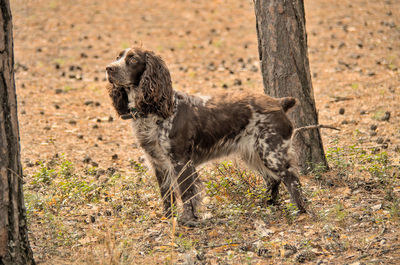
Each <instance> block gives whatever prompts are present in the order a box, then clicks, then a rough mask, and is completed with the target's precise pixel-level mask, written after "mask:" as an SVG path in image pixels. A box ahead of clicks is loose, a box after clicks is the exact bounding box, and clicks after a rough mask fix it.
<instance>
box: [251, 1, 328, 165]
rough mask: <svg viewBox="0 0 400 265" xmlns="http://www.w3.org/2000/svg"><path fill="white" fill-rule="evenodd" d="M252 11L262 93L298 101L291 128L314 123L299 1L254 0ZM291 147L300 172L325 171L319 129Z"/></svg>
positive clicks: (302, 3)
mask: <svg viewBox="0 0 400 265" xmlns="http://www.w3.org/2000/svg"><path fill="white" fill-rule="evenodd" d="M254 9H255V13H256V21H257V25H256V26H257V35H258V50H259V55H260V61H261V70H262V75H263V83H264V91H265V93H266V94H268V95H270V96H273V97H286V96H292V97H295V98H297V99H298V105H299V106H298V107H297V108H295V109H294V111H292V112H290V114H289V116H290V118H291V120H292V121H293V122H294V125H295V127H303V126H306V125H315V124H318V114H317V112H316V108H315V101H314V92H313V88H312V83H311V75H310V66H309V62H308V53H307V34H306V28H305V16H304V2H303V0H290V1H288V0H254ZM294 147H295V150H296V155H297V160H298V163H299V166H300V170H301V172H302V173H308V172H310V171H311V170H312V169H314V168H316V167H317V166H318V167H320V166H323V167H324V168H326V169H327V168H328V164H327V162H326V158H325V153H324V148H323V145H322V140H321V135H320V132H319V130H317V129H313V130H308V131H304V132H301V133H299V134H298V136H297V137H296V139H295V141H294Z"/></svg>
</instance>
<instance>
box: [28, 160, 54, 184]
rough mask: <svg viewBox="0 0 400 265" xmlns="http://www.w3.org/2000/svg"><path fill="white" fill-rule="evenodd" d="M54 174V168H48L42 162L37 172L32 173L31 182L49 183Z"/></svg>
mask: <svg viewBox="0 0 400 265" xmlns="http://www.w3.org/2000/svg"><path fill="white" fill-rule="evenodd" d="M55 175H56V174H55V171H54V169H49V168H47V167H46V166H45V165H44V164H43V163H41V164H40V170H39V172H37V173H36V174H34V175H33V181H32V184H46V185H49V184H50V183H51V181H52V179H53V178H54V176H55Z"/></svg>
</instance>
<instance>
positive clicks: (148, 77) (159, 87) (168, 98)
mask: <svg viewBox="0 0 400 265" xmlns="http://www.w3.org/2000/svg"><path fill="white" fill-rule="evenodd" d="M144 56H145V60H146V70H145V71H144V73H143V74H142V76H141V79H140V83H139V91H138V93H137V95H136V99H135V106H136V108H137V109H138V110H139V111H141V112H143V113H154V114H157V115H159V116H160V117H162V118H164V119H165V118H168V117H169V116H171V115H172V112H173V107H174V106H173V99H172V96H173V90H172V82H171V75H170V73H169V70H168V68H167V66H166V65H165V63H164V61H163V60H162V59H161V57H159V56H157V55H155V54H154V53H153V52H151V51H145V52H144Z"/></svg>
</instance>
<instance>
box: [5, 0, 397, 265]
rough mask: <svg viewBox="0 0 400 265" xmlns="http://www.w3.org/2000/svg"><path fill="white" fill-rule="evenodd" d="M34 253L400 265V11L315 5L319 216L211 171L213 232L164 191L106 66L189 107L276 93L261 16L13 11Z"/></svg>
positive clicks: (188, 5) (230, 169) (312, 36)
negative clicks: (169, 90) (197, 98)
mask: <svg viewBox="0 0 400 265" xmlns="http://www.w3.org/2000/svg"><path fill="white" fill-rule="evenodd" d="M11 4H12V11H13V23H14V47H15V69H16V86H17V94H18V113H19V123H20V134H21V148H22V162H23V166H24V180H25V186H24V192H25V202H26V207H27V213H28V222H29V229H30V242H31V246H32V248H33V251H34V255H35V259H36V261H37V263H38V264H294V263H310V264H400V180H399V177H400V175H399V167H400V1H395V0H385V1H383V0H380V1H368V0H351V1H350V0H342V1H331V0H306V1H305V7H306V21H307V32H308V45H309V59H310V67H311V72H312V78H313V80H312V81H313V88H314V95H315V101H316V105H317V109H318V113H319V119H320V123H321V124H328V125H333V126H336V127H338V128H340V129H341V131H339V132H336V131H331V130H323V131H322V138H323V142H324V146H325V150H326V155H327V158H328V161H329V163H330V166H331V170H330V171H329V172H327V173H323V172H319V171H318V170H316V171H315V172H313V173H312V174H309V175H306V176H301V182H302V184H303V188H304V192H305V194H306V196H307V199H308V201H309V203H310V213H309V214H303V215H297V214H296V211H295V208H294V207H293V206H292V205H291V204H290V203H289V200H288V195H287V192H286V190H285V189H284V188H282V189H281V191H280V196H281V202H280V206H276V207H272V206H266V205H265V204H264V203H263V201H265V194H264V193H265V188H264V186H263V185H262V181H261V180H260V178H259V177H258V176H256V175H253V174H252V173H251V172H250V171H248V170H246V169H243V168H241V167H238V166H237V163H236V162H235V161H234V160H233V162H232V161H229V160H228V161H222V162H221V163H219V164H217V163H214V164H210V165H209V166H207V167H205V168H203V169H201V175H202V179H203V181H204V183H205V185H204V207H203V208H204V209H203V215H204V219H205V220H206V222H205V223H204V225H202V226H200V227H197V228H189V227H184V226H178V225H176V223H175V222H174V220H165V219H164V218H162V215H161V213H162V211H161V204H160V198H159V194H158V187H157V185H156V181H155V178H154V176H153V175H152V173H151V171H148V170H147V167H146V163H145V161H144V160H143V153H142V151H141V150H140V148H139V147H138V146H137V144H136V143H135V140H134V137H133V134H132V131H131V127H130V124H129V122H127V121H123V120H121V119H119V118H118V117H117V116H116V113H115V111H114V110H113V108H112V106H111V103H110V99H109V98H108V95H107V92H106V90H105V85H106V82H105V73H104V69H105V65H107V64H108V63H109V62H111V61H112V60H113V59H114V58H115V57H116V55H117V54H118V53H119V51H120V50H122V49H124V48H127V47H130V46H132V45H135V46H141V47H144V48H146V49H150V50H154V51H155V52H156V53H157V54H160V55H161V56H162V57H163V58H164V60H165V61H166V63H167V65H168V67H169V69H170V71H171V74H172V78H173V83H174V88H175V89H178V90H182V91H186V92H189V93H202V94H209V93H213V92H214V91H219V90H226V91H237V90H244V91H258V92H261V91H262V89H263V86H262V78H261V73H260V67H259V60H258V49H257V35H256V29H255V17H254V10H253V2H252V1H250V0H247V1H233V0H225V1H222V0H210V1H194V0H193V1H190V0H186V1H185V0H177V1H163V0H153V1H126V0H114V1H105V0H99V1H90V0H81V1H62V0H51V1H44V0H12V1H11Z"/></svg>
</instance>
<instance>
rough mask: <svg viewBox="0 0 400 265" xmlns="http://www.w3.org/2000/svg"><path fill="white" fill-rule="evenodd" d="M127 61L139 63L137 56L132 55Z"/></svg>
mask: <svg viewBox="0 0 400 265" xmlns="http://www.w3.org/2000/svg"><path fill="white" fill-rule="evenodd" d="M127 62H128V63H129V64H135V63H137V60H136V58H135V57H133V56H130V57H128V58H127Z"/></svg>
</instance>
